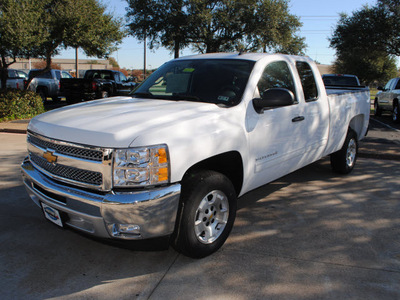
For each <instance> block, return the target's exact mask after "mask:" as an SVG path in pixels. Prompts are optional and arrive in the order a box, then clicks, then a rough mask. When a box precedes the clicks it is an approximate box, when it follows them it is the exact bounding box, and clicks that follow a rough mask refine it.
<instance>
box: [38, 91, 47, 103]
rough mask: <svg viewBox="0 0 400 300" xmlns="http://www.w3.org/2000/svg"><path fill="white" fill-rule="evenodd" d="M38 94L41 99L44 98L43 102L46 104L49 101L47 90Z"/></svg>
mask: <svg viewBox="0 0 400 300" xmlns="http://www.w3.org/2000/svg"><path fill="white" fill-rule="evenodd" d="M36 93H38V94H39V96H40V98H42V102H43V103H45V102H46V100H47V93H46V90H45V89H40V90H38V91H37V92H36Z"/></svg>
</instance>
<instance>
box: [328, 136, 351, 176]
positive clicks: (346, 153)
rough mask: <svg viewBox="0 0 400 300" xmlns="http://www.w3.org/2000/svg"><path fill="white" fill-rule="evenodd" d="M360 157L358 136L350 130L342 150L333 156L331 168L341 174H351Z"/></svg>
mask: <svg viewBox="0 0 400 300" xmlns="http://www.w3.org/2000/svg"><path fill="white" fill-rule="evenodd" d="M357 155H358V141H357V134H356V133H355V132H354V130H352V129H349V131H348V132H347V136H346V139H345V141H344V144H343V147H342V149H340V150H339V151H337V152H335V153H332V154H331V167H332V169H333V171H335V172H336V173H340V174H348V173H350V172H351V171H352V170H353V169H354V166H355V164H356V160H357Z"/></svg>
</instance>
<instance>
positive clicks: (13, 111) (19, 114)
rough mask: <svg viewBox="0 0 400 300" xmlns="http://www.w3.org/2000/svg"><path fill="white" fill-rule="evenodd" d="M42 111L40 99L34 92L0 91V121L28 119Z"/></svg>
mask: <svg viewBox="0 0 400 300" xmlns="http://www.w3.org/2000/svg"><path fill="white" fill-rule="evenodd" d="M44 112H45V110H44V106H43V102H42V99H41V98H40V96H39V95H38V94H36V93H35V92H31V91H21V90H8V91H7V92H0V121H7V120H15V119H28V118H32V117H34V116H36V115H38V114H41V113H44Z"/></svg>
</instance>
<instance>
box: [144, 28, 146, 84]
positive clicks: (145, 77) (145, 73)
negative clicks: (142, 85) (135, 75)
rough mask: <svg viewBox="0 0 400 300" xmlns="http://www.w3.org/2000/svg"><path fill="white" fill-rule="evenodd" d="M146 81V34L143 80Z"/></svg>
mask: <svg viewBox="0 0 400 300" xmlns="http://www.w3.org/2000/svg"><path fill="white" fill-rule="evenodd" d="M145 79H146V34H145V35H144V53H143V80H145Z"/></svg>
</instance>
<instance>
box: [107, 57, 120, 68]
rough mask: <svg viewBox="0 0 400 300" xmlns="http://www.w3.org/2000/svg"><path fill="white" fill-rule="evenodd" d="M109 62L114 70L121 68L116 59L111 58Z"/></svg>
mask: <svg viewBox="0 0 400 300" xmlns="http://www.w3.org/2000/svg"><path fill="white" fill-rule="evenodd" d="M108 62H109V63H110V64H111V65H112V66H113V67H114V68H119V64H118V62H117V61H116V60H115V58H114V57H109V58H108Z"/></svg>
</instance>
